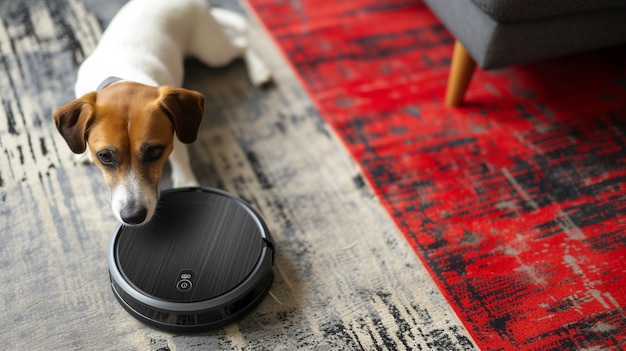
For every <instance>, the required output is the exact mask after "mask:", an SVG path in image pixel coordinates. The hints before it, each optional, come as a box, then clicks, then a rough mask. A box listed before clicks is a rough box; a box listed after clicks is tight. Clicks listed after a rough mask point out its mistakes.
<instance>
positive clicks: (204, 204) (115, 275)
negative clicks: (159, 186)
mask: <svg viewBox="0 0 626 351" xmlns="http://www.w3.org/2000/svg"><path fill="white" fill-rule="evenodd" d="M108 261H109V273H110V276H111V288H112V289H113V293H114V294H115V297H116V298H117V300H118V301H119V302H120V304H121V305H122V306H123V307H124V308H125V309H126V310H127V311H128V312H129V313H130V314H131V315H133V316H134V317H136V318H138V319H139V320H140V321H142V322H145V323H147V324H149V325H151V326H153V327H157V328H159V329H163V330H166V331H170V332H197V331H204V330H209V329H215V328H219V327H222V326H224V325H226V324H229V323H232V322H234V321H236V320H237V319H239V318H241V317H242V316H243V315H245V314H246V313H248V312H249V311H251V310H252V309H253V308H254V307H256V306H257V305H258V304H259V303H260V302H261V300H262V299H263V298H264V297H265V296H266V295H267V293H268V291H269V289H270V287H271V285H272V281H273V278H274V274H273V271H272V265H273V263H274V243H273V241H272V238H271V236H270V233H269V231H268V230H267V227H266V226H265V223H264V222H263V220H262V219H261V217H260V216H259V215H258V214H257V213H256V212H255V211H254V210H253V209H252V208H251V207H250V206H249V205H248V204H247V203H246V202H244V201H243V200H241V199H239V198H237V197H235V196H233V195H231V194H229V193H227V192H224V191H221V190H217V189H212V188H179V189H172V190H166V191H163V192H162V193H161V196H160V199H159V203H158V205H157V209H156V212H155V215H154V217H153V219H152V220H151V221H150V222H149V223H147V224H145V225H143V226H139V227H130V226H125V225H123V224H120V225H118V226H117V227H116V228H115V230H114V231H113V235H112V238H111V241H110V244H109V250H108Z"/></svg>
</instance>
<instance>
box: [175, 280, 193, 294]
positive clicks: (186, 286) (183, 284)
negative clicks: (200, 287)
mask: <svg viewBox="0 0 626 351" xmlns="http://www.w3.org/2000/svg"><path fill="white" fill-rule="evenodd" d="M192 285H193V284H191V281H189V280H187V279H181V280H179V281H178V283H176V289H178V290H179V291H182V292H186V291H189V290H191V286H192Z"/></svg>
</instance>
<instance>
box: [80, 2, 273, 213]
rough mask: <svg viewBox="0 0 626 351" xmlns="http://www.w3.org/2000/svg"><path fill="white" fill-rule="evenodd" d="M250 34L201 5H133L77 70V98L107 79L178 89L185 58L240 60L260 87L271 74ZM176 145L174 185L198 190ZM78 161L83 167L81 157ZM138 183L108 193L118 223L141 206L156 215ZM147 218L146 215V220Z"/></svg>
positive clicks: (230, 16)
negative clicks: (251, 41)
mask: <svg viewBox="0 0 626 351" xmlns="http://www.w3.org/2000/svg"><path fill="white" fill-rule="evenodd" d="M248 32H249V28H248V23H247V22H246V20H245V18H244V17H242V16H241V15H239V14H237V13H235V12H232V11H228V10H223V9H211V8H210V7H209V6H208V4H207V3H206V2H204V1H202V0H131V1H130V2H129V3H127V4H126V5H125V6H124V7H122V8H121V9H120V11H119V12H118V13H117V14H116V15H115V17H114V18H113V20H112V21H111V23H110V24H109V26H108V27H107V29H106V31H105V32H104V33H103V34H102V37H101V39H100V41H99V43H98V46H97V47H96V49H95V50H94V52H93V53H92V54H91V55H90V56H89V57H87V58H86V59H85V61H84V62H83V63H82V64H81V66H80V68H79V71H78V77H77V81H76V86H75V94H76V97H80V96H82V95H84V94H86V93H89V92H91V91H94V90H96V88H97V87H98V85H99V84H100V83H101V82H102V81H103V80H104V79H106V78H108V77H111V76H113V77H120V78H122V79H124V80H126V81H134V82H138V83H142V84H146V85H151V86H161V85H170V86H175V87H180V86H181V85H182V83H183V77H184V67H183V64H184V58H185V57H186V56H192V57H195V58H197V59H198V60H200V61H201V62H203V63H205V64H206V65H209V66H213V67H215V66H223V65H226V64H228V63H229V62H231V61H232V60H233V59H235V58H238V57H242V58H243V59H244V61H245V62H246V65H247V69H248V74H249V77H250V80H251V82H252V84H254V85H255V86H258V85H261V84H263V83H265V82H267V81H269V79H270V76H271V74H270V71H269V69H268V68H267V66H266V65H265V64H264V63H263V61H261V60H260V59H259V58H258V56H257V55H256V53H255V52H254V51H253V50H252V49H251V48H250V47H249V45H248V34H249V33H248ZM174 139H175V142H174V151H173V152H172V154H171V155H170V158H169V161H170V165H171V168H172V182H173V185H174V187H181V186H197V185H198V181H197V180H196V177H195V175H194V174H193V171H192V169H191V166H190V165H189V155H188V153H187V149H186V147H185V146H184V145H183V144H182V143H181V142H179V141H178V140H177V139H176V138H174ZM86 154H87V155H88V154H89V153H88V152H87V153H86ZM81 157H82V158H81ZM79 159H80V160H81V161H84V160H85V157H84V156H79ZM138 179H140V178H139V177H134V176H132V175H131V176H129V178H128V179H126V180H125V181H124V182H123V183H122V184H120V185H119V186H118V187H117V188H115V189H111V206H112V208H113V212H114V214H115V216H116V217H117V218H118V219H119V220H120V221H121V217H120V213H121V212H122V211H123V210H124V209H125V208H127V209H128V208H131V207H134V206H138V205H139V206H143V207H145V208H146V209H148V211H154V206H155V204H156V201H157V197H158V194H154V189H153V188H152V187H151V186H149V185H148V184H143V183H142V182H141V181H139V180H138ZM150 209H152V210H150ZM151 217H152V213H148V216H147V218H151Z"/></svg>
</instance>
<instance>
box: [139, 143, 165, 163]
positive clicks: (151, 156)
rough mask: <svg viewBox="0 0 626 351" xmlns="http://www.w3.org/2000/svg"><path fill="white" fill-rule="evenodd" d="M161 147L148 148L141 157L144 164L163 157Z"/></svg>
mask: <svg viewBox="0 0 626 351" xmlns="http://www.w3.org/2000/svg"><path fill="white" fill-rule="evenodd" d="M164 150H165V149H164V148H163V146H153V147H151V148H149V149H148V150H147V151H146V153H145V154H144V156H143V159H144V161H145V162H154V161H156V160H158V159H160V158H161V156H163V151H164Z"/></svg>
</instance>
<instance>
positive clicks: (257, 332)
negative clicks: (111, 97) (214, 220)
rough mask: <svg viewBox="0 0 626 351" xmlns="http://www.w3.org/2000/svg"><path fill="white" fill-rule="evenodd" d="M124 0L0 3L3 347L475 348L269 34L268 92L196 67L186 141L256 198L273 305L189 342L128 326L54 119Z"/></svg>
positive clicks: (93, 209)
mask: <svg viewBox="0 0 626 351" xmlns="http://www.w3.org/2000/svg"><path fill="white" fill-rule="evenodd" d="M124 2H125V1H124V0H107V1H102V0H84V1H83V0H24V1H0V18H1V19H2V20H1V21H0V101H1V103H2V104H1V105H0V302H1V303H2V307H3V313H2V314H0V329H1V330H2V337H1V338H0V345H1V347H2V349H6V350H46V351H47V350H151V351H156V350H160V351H166V350H176V351H196V350H289V351H292V350H359V349H363V350H376V349H389V350H431V349H439V350H446V351H447V350H472V349H475V348H476V347H475V344H474V342H473V340H472V338H471V336H470V335H469V334H468V332H467V331H466V329H465V328H464V327H463V326H462V324H461V322H460V321H459V319H458V318H457V316H456V314H455V313H454V312H453V311H452V309H451V308H450V305H449V304H448V303H447V302H446V300H445V299H444V297H443V295H442V294H441V291H440V290H439V289H438V288H437V286H436V285H435V283H434V281H433V280H432V277H431V275H430V274H429V273H428V271H427V270H426V268H425V267H424V265H423V264H422V263H421V261H420V260H419V259H418V258H417V256H416V255H415V254H414V252H413V250H412V249H411V247H410V246H409V245H407V244H406V241H405V240H404V237H403V235H402V233H401V232H400V231H399V230H398V228H397V226H396V225H395V223H394V222H393V220H392V218H391V217H390V216H389V215H388V214H387V212H386V211H385V209H384V208H383V207H382V205H381V204H380V202H379V200H378V199H377V197H376V196H375V195H374V193H373V191H372V189H371V188H370V187H369V186H368V185H367V184H366V182H365V181H364V176H363V175H362V173H361V171H360V169H359V167H358V165H357V164H356V163H355V162H354V161H353V160H352V158H351V156H350V154H349V153H348V152H347V151H346V149H345V148H344V146H343V144H342V143H341V141H340V140H339V139H338V138H336V135H335V134H334V132H333V130H332V128H331V127H330V126H329V125H328V124H327V123H326V122H325V121H324V119H322V118H321V117H320V115H319V113H318V110H317V108H316V106H315V105H314V104H313V103H312V101H311V100H310V98H309V97H308V96H307V94H306V93H305V91H304V90H303V89H302V86H301V84H300V82H299V81H298V80H297V79H296V77H295V76H294V75H293V73H292V71H291V70H290V69H289V68H288V63H287V62H286V61H285V59H284V57H282V56H281V54H280V52H279V51H278V50H277V48H276V47H275V46H274V45H273V43H272V41H271V40H269V37H268V36H267V35H265V34H264V33H263V32H262V31H255V33H254V35H255V37H256V39H255V40H254V44H255V46H256V47H257V49H258V51H259V54H260V55H261V56H263V57H264V58H265V59H266V60H267V62H268V63H269V65H270V66H271V68H272V70H273V72H274V75H275V82H274V84H273V86H270V87H268V88H266V89H255V88H253V87H252V86H251V85H250V83H249V82H248V80H247V77H246V73H245V72H246V70H245V67H244V66H243V64H242V62H241V61H236V62H234V63H233V64H231V65H229V66H228V67H225V68H221V69H209V68H207V67H204V66H202V65H200V64H199V63H197V62H195V61H189V62H188V63H187V65H186V69H187V74H186V80H185V85H186V87H188V88H191V89H195V90H198V91H200V92H202V93H203V94H204V95H205V96H206V98H207V110H206V116H205V120H204V122H203V125H202V127H201V130H200V133H199V137H198V140H197V141H196V142H195V143H194V144H192V145H191V146H190V155H191V157H192V159H193V162H192V163H193V168H194V170H195V172H196V174H197V175H198V178H199V180H200V182H201V183H202V184H203V185H207V186H213V187H217V188H221V189H225V190H227V191H229V192H231V193H233V194H235V195H238V196H240V197H242V198H244V199H246V200H247V201H249V202H250V203H251V204H252V206H253V207H254V208H255V209H256V210H258V211H259V212H260V213H261V214H262V216H263V218H264V219H265V222H266V223H267V225H268V227H269V230H270V231H271V233H272V235H273V237H274V240H275V244H276V245H275V246H276V249H277V253H276V261H275V265H274V271H275V273H276V278H275V281H274V284H273V286H272V289H271V291H270V293H271V295H270V296H268V297H267V298H265V299H264V300H263V301H262V302H261V304H260V305H259V306H258V307H257V308H256V309H255V310H254V311H252V313H250V314H249V315H247V316H245V317H244V318H242V319H241V320H240V321H238V322H237V323H234V324H232V325H229V326H227V327H225V328H222V329H219V330H215V331H210V332H206V333H200V334H194V335H178V334H170V333H164V332H161V331H158V330H155V329H152V328H149V327H147V326H145V325H144V324H142V323H140V322H139V321H137V320H136V319H135V318H133V317H132V316H130V315H129V314H128V313H127V312H126V311H125V310H124V309H123V308H122V307H121V306H120V305H119V303H118V302H117V301H116V300H115V298H114V296H113V293H112V292H111V288H110V285H109V276H108V269H107V260H106V252H107V245H108V242H109V238H110V235H111V231H112V230H113V228H114V227H115V225H116V221H115V218H114V217H113V215H112V213H111V210H110V206H109V194H108V190H107V188H106V187H105V186H104V184H103V180H102V176H101V174H100V172H99V170H98V169H97V168H96V167H94V166H83V165H78V164H75V162H74V161H73V155H72V154H71V152H70V150H69V148H68V147H67V145H66V144H65V141H64V140H63V139H62V138H61V137H60V136H59V135H58V133H57V132H56V130H55V128H54V123H53V122H52V118H51V112H52V111H53V109H54V108H56V107H58V106H60V105H62V104H64V103H66V102H68V101H70V100H71V99H73V98H74V97H73V93H72V91H73V84H74V79H75V74H76V69H77V67H78V65H79V64H80V62H81V61H82V59H83V58H84V57H85V55H87V54H89V53H90V52H91V50H93V48H94V47H95V44H96V43H97V40H98V38H99V36H100V33H101V30H102V28H103V27H105V26H106V24H107V23H108V21H109V20H110V19H111V17H112V16H113V14H114V13H115V12H116V11H117V9H119V7H120V6H121V5H122V4H123V3H124ZM212 2H213V1H212ZM213 3H214V4H216V5H219V6H227V7H232V8H234V9H236V10H239V11H244V12H245V11H246V8H244V7H242V6H240V5H239V3H238V2H234V1H232V0H221V1H215V2H213ZM168 175H169V168H166V170H165V178H164V180H163V182H162V187H163V188H167V187H169V186H170V184H171V182H170V181H169V180H168V178H167V176H168Z"/></svg>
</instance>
